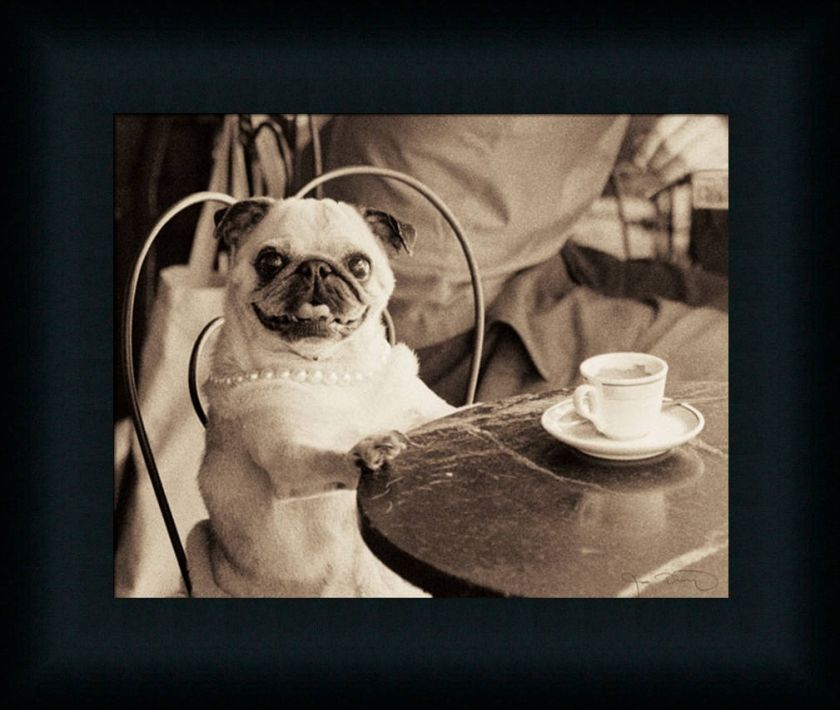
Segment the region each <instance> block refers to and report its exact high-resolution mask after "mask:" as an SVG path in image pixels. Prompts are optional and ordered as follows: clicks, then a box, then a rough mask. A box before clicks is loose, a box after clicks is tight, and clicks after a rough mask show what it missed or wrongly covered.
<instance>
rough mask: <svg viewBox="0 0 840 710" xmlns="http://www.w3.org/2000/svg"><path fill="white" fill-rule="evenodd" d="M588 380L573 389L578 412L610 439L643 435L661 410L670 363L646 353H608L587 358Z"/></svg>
mask: <svg viewBox="0 0 840 710" xmlns="http://www.w3.org/2000/svg"><path fill="white" fill-rule="evenodd" d="M580 374H581V375H583V377H584V379H585V380H586V384H583V385H580V386H579V387H578V388H577V389H576V390H575V393H574V404H575V410H576V411H577V413H578V414H579V415H580V416H582V417H584V418H585V419H589V420H590V421H591V422H592V424H593V425H594V427H595V428H596V429H597V430H598V431H599V432H600V433H601V434H603V435H604V436H606V437H608V438H610V439H619V440H628V439H640V438H642V437H643V436H645V435H647V434H648V433H650V431H651V430H652V429H653V428H654V427H655V426H656V423H657V421H658V420H659V417H660V414H661V412H662V399H663V397H664V395H665V379H666V376H667V375H668V363H667V362H665V361H664V360H662V359H661V358H658V357H655V356H654V355H648V354H647V353H630V352H627V353H624V352H623V353H605V354H603V355H596V356H594V357H591V358H589V359H587V360H584V361H583V362H582V363H581V365H580Z"/></svg>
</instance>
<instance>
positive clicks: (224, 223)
mask: <svg viewBox="0 0 840 710" xmlns="http://www.w3.org/2000/svg"><path fill="white" fill-rule="evenodd" d="M273 204H274V200H272V199H271V198H269V197H256V198H254V199H251V200H242V201H240V202H234V203H233V204H232V205H231V206H230V207H225V208H223V209H220V210H217V211H216V213H215V214H214V215H213V220H214V221H215V223H216V238H217V239H219V240H221V241H222V242H224V243H225V244H227V245H228V246H230V247H234V246H237V245H238V244H239V242H240V241H242V237H244V236H245V235H246V234H247V233H248V232H250V231H251V230H252V229H253V228H254V227H255V226H257V224H259V223H260V221H261V220H262V218H263V217H265V215H266V213H267V212H268V210H269V209H270V208H271V206H272V205H273Z"/></svg>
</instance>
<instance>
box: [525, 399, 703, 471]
mask: <svg viewBox="0 0 840 710" xmlns="http://www.w3.org/2000/svg"><path fill="white" fill-rule="evenodd" d="M541 422H542V425H543V428H544V429H545V430H546V431H547V432H548V433H549V434H551V435H552V436H555V437H557V438H558V439H560V441H562V442H563V443H564V444H568V445H569V446H571V447H573V448H575V449H577V450H578V451H581V452H583V453H584V454H587V455H589V456H594V457H596V458H599V459H608V460H610V461H639V460H642V459H648V458H651V457H653V456H659V455H660V454H664V453H665V452H666V451H669V450H670V449H673V448H674V447H675V446H679V445H680V444H684V443H685V442H686V441H690V440H691V439H693V438H694V437H695V436H697V435H698V434H699V433H700V432H701V431H702V430H703V426H704V424H705V420H704V419H703V415H702V414H700V412H698V411H697V410H696V409H695V408H694V407H692V406H691V405H690V404H685V403H681V402H665V403H664V404H663V405H662V414H661V417H660V419H659V422H658V423H657V426H656V427H655V428H654V430H653V431H652V432H650V433H649V434H647V435H646V436H643V437H642V438H640V439H632V440H630V441H617V440H615V439H608V438H607V437H606V436H604V435H603V434H601V433H600V432H599V431H598V430H597V429H595V427H594V425H593V424H592V422H590V421H589V420H588V419H584V418H583V417H581V416H580V415H579V414H578V413H577V412H576V411H575V406H574V403H573V402H572V398H571V397H569V398H568V399H564V400H563V401H562V402H559V403H558V404H555V405H553V406H551V407H549V408H548V409H546V410H545V412H543V415H542V419H541Z"/></svg>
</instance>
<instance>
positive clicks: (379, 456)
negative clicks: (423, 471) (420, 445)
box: [350, 431, 410, 471]
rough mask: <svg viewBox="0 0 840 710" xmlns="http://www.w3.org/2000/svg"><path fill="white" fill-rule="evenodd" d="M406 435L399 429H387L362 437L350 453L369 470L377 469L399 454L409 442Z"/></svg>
mask: <svg viewBox="0 0 840 710" xmlns="http://www.w3.org/2000/svg"><path fill="white" fill-rule="evenodd" d="M409 443H410V442H409V439H408V437H407V436H406V435H405V434H403V433H402V432H399V431H389V432H385V433H383V434H376V435H374V436H369V437H367V438H365V439H362V440H361V441H360V442H359V443H358V444H356V445H355V446H354V447H353V449H352V451H351V452H350V455H351V456H352V457H353V460H354V461H355V462H356V465H358V466H361V467H362V468H364V469H367V470H369V471H378V470H379V469H381V468H382V467H384V466H385V465H387V464H388V463H389V462H390V461H393V460H394V459H395V458H396V457H397V456H399V455H400V454H401V453H402V452H403V451H405V448H406V447H407V446H408V444H409Z"/></svg>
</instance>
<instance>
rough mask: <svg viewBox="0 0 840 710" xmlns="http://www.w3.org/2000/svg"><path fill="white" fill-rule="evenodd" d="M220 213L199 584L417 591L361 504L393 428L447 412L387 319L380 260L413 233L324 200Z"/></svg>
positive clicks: (263, 591) (246, 592) (396, 437)
mask: <svg viewBox="0 0 840 710" xmlns="http://www.w3.org/2000/svg"><path fill="white" fill-rule="evenodd" d="M220 213H221V215H220V218H219V220H218V222H217V227H216V234H217V236H218V238H219V239H221V240H223V241H224V242H225V243H226V244H227V245H228V246H229V247H230V249H231V254H232V258H231V268H230V271H229V275H228V286H227V291H226V300H225V308H224V323H223V325H222V327H221V329H220V332H219V337H218V340H217V344H216V348H215V352H214V355H213V358H212V372H211V375H210V378H209V380H208V382H207V385H206V387H205V393H206V397H207V403H208V424H207V430H206V451H205V456H204V460H203V463H202V465H201V469H200V471H199V475H198V483H199V490H200V491H201V495H202V498H203V500H204V503H205V505H206V507H207V511H208V514H209V530H208V531H206V550H207V558H208V561H207V567H208V569H206V570H205V574H204V577H203V579H204V582H199V583H198V584H196V582H195V580H194V594H196V596H201V595H202V592H201V589H200V588H198V587H200V586H201V585H202V584H207V585H215V587H216V588H217V589H216V592H221V593H223V594H224V595H229V596H259V597H291V596H295V597H301V596H305V597H327V596H329V597H336V596H351V597H368V596H379V597H381V596H388V597H395V596H426V595H425V594H424V593H423V592H422V591H421V590H419V589H417V588H416V587H414V586H412V585H410V584H409V583H408V582H406V581H405V580H403V579H402V578H401V577H399V576H397V575H396V574H395V573H393V572H392V571H391V570H389V569H388V568H387V567H385V566H384V565H383V564H382V563H380V562H379V561H378V560H377V559H376V558H375V557H374V556H373V554H372V553H371V552H370V550H369V549H368V548H367V546H366V545H365V544H364V542H363V540H362V538H361V535H360V532H359V527H358V522H357V511H356V487H357V484H358V481H359V476H360V475H363V474H362V471H376V470H377V469H380V468H381V467H383V466H384V465H385V464H386V463H387V462H388V461H390V460H391V459H393V457H394V456H396V455H398V454H399V452H400V451H401V450H403V449H404V448H405V445H406V439H405V436H404V435H403V434H402V433H401V432H404V431H407V430H409V429H411V428H413V427H415V426H418V425H420V424H423V423H425V422H427V421H429V420H431V419H434V418H437V417H441V416H444V415H446V414H449V413H450V412H452V411H453V410H454V408H453V407H452V406H450V405H449V404H447V403H446V402H445V401H444V400H442V399H441V398H440V397H438V396H437V395H436V394H434V393H433V392H432V391H431V390H430V389H429V388H428V387H426V385H425V384H424V383H423V382H422V381H421V380H420V379H419V377H418V375H417V359H416V357H415V355H414V353H413V352H412V351H411V350H410V349H409V348H408V347H407V346H405V345H403V344H399V345H396V346H394V347H392V346H391V345H390V344H389V343H388V340H387V338H386V333H385V329H384V326H383V324H382V314H383V311H384V309H385V307H386V304H387V303H388V299H389V297H390V295H391V292H392V291H393V289H394V276H393V272H392V270H391V267H390V265H389V258H391V257H393V256H395V255H397V254H399V253H401V252H409V253H410V250H411V246H412V243H413V240H414V230H413V229H412V228H411V227H410V226H409V225H406V224H404V223H402V222H400V221H398V220H397V219H395V218H394V217H392V216H391V215H389V214H386V213H385V212H381V211H379V210H374V209H367V208H359V207H356V206H352V205H349V204H346V203H342V202H336V201H334V200H329V199H325V200H316V199H298V198H290V199H283V200H273V199H269V198H257V199H250V200H245V201H241V202H238V203H235V204H233V205H232V206H230V207H229V208H227V209H226V210H220ZM191 564H192V563H191ZM198 577H200V578H201V575H198ZM211 577H212V580H210V578H211ZM208 580H209V581H208ZM208 594H211V595H214V596H218V595H219V594H218V593H217V594H212V593H211V592H208Z"/></svg>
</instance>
